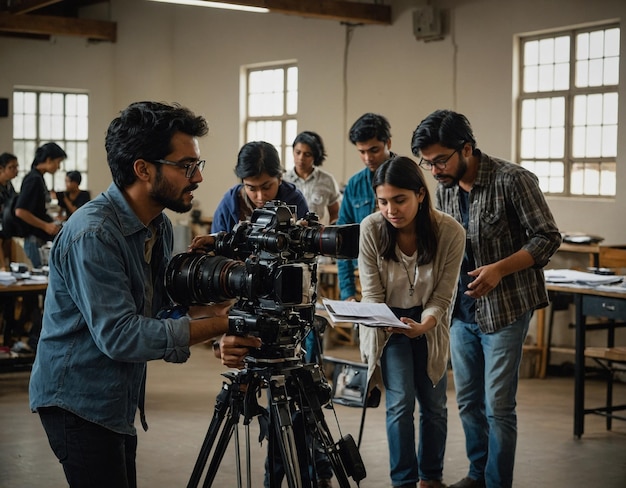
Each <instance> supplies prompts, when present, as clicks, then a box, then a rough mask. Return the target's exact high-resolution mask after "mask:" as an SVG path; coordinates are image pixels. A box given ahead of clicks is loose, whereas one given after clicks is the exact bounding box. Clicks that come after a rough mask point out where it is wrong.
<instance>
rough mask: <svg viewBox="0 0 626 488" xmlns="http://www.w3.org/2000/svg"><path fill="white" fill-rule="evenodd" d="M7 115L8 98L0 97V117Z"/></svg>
mask: <svg viewBox="0 0 626 488" xmlns="http://www.w3.org/2000/svg"><path fill="white" fill-rule="evenodd" d="M8 116H9V99H8V98H0V117H8Z"/></svg>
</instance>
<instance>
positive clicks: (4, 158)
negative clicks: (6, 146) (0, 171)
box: [0, 152, 17, 168]
mask: <svg viewBox="0 0 626 488" xmlns="http://www.w3.org/2000/svg"><path fill="white" fill-rule="evenodd" d="M16 160H17V156H15V155H14V154H11V153H8V152H3V153H2V154H0V168H6V167H7V164H9V163H10V162H11V161H16Z"/></svg>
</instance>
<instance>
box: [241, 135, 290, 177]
mask: <svg viewBox="0 0 626 488" xmlns="http://www.w3.org/2000/svg"><path fill="white" fill-rule="evenodd" d="M263 173H267V174H268V175H270V176H272V177H274V176H278V177H279V178H282V176H283V167H282V166H281V165H280V156H279V155H278V151H277V150H276V148H275V147H274V146H272V145H271V144H270V143H269V142H265V141H252V142H248V143H246V144H244V145H243V146H242V147H241V149H240V150H239V154H238V155H237V165H236V166H235V174H236V175H237V178H240V179H241V180H243V179H244V178H252V177H255V176H259V175H261V174H263Z"/></svg>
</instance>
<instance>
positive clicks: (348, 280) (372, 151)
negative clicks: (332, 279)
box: [337, 113, 393, 300]
mask: <svg viewBox="0 0 626 488" xmlns="http://www.w3.org/2000/svg"><path fill="white" fill-rule="evenodd" d="M349 138H350V142H351V143H352V144H354V145H355V146H356V149H357V151H358V152H359V156H360V158H361V161H363V164H365V168H364V169H362V170H361V171H359V172H358V173H357V174H355V175H353V176H352V177H351V178H350V179H349V180H348V184H347V185H346V188H345V190H344V192H343V200H342V202H341V207H340V209H339V219H338V220H337V225H344V224H360V223H361V220H363V219H364V218H365V217H367V216H368V215H369V214H371V213H372V212H374V210H376V195H375V194H374V190H373V189H372V176H373V175H374V172H375V171H376V170H377V169H378V167H379V166H380V165H381V164H383V163H384V162H385V161H387V159H389V158H390V157H392V156H393V153H392V152H391V151H390V149H391V126H390V125H389V122H388V121H387V119H386V118H385V117H383V116H382V115H378V114H373V113H366V114H364V115H362V116H361V117H359V118H358V119H357V121H356V122H355V123H354V124H352V127H351V128H350V134H349ZM356 267H357V260H356V259H340V260H339V261H338V262H337V269H338V277H339V291H340V297H341V299H342V300H354V299H355V298H356V282H355V277H354V271H355V270H356Z"/></svg>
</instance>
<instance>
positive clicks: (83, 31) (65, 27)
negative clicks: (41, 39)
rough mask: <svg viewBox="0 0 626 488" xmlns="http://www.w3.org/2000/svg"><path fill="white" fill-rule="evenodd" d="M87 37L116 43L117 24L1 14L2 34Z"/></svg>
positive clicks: (49, 16) (48, 16)
mask: <svg viewBox="0 0 626 488" xmlns="http://www.w3.org/2000/svg"><path fill="white" fill-rule="evenodd" d="M2 32H5V33H15V34H35V35H49V36H57V35H59V36H75V37H86V38H88V39H93V40H98V41H109V42H115V41H116V39H117V24H116V23H115V22H108V21H103V20H89V19H74V18H69V17H54V16H51V15H32V14H29V15H11V14H7V13H4V12H0V33H2Z"/></svg>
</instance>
